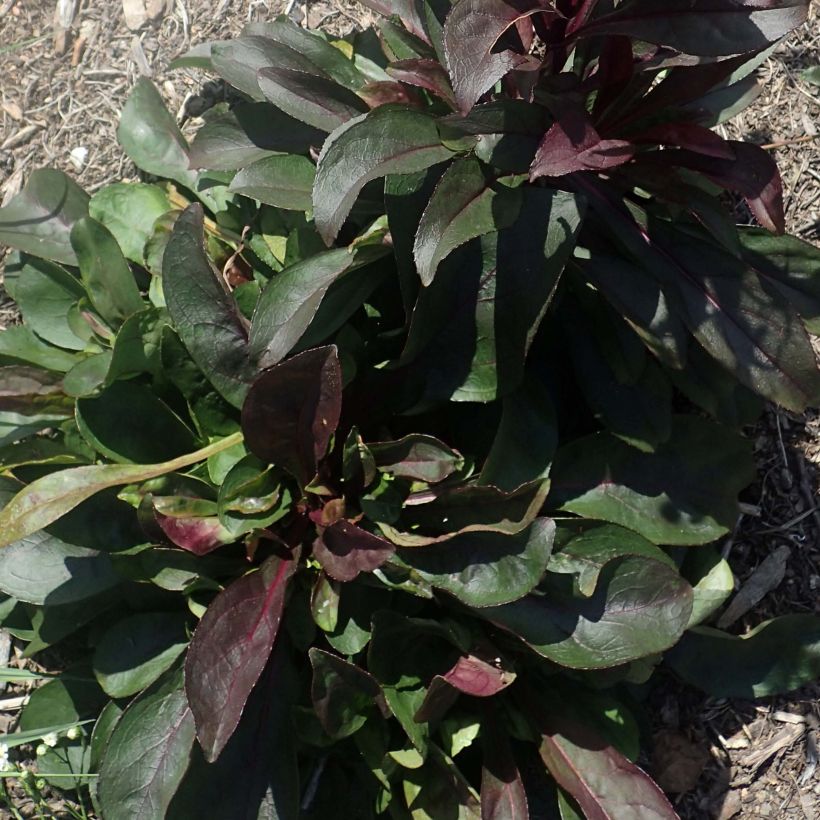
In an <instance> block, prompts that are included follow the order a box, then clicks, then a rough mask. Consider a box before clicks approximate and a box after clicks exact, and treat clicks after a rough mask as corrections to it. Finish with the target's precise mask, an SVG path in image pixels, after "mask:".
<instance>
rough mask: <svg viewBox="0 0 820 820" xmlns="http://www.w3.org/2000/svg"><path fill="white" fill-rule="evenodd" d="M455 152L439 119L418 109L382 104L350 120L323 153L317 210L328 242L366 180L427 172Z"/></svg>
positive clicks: (315, 192)
mask: <svg viewBox="0 0 820 820" xmlns="http://www.w3.org/2000/svg"><path fill="white" fill-rule="evenodd" d="M452 156H453V152H452V151H450V150H449V149H448V148H446V147H445V146H444V145H442V143H441V139H440V137H439V133H438V129H437V128H436V122H435V120H434V119H433V118H432V117H431V116H429V115H427V114H424V113H422V112H420V111H415V110H413V109H407V108H393V107H391V106H384V107H382V108H377V109H376V110H374V111H371V112H370V113H369V114H365V115H363V116H361V117H356V118H355V119H353V120H349V121H348V122H347V123H345V124H344V125H342V126H341V127H339V128H337V129H336V131H334V132H333V133H332V134H331V135H330V136H329V137H328V139H327V141H326V142H325V144H324V147H323V148H322V153H321V154H320V155H319V164H318V166H317V169H316V183H315V185H314V188H313V209H314V214H315V219H316V227H317V228H318V230H319V233H320V234H321V236H322V238H323V239H324V240H325V242H326V243H327V244H328V245H329V244H330V243H331V242H332V241H333V240H334V239H335V238H336V235H337V234H338V232H339V229H340V228H341V227H342V223H343V222H344V221H345V219H346V218H347V215H348V214H349V213H350V209H351V208H352V207H353V203H354V202H355V201H356V198H357V197H358V195H359V192H360V191H361V190H362V188H363V187H364V186H365V184H366V183H368V182H370V181H371V180H374V179H378V178H379V177H383V176H387V175H388V174H410V173H415V172H417V171H423V170H424V169H425V168H429V167H430V166H431V165H436V164H437V163H439V162H444V161H445V160H447V159H450V157H452Z"/></svg>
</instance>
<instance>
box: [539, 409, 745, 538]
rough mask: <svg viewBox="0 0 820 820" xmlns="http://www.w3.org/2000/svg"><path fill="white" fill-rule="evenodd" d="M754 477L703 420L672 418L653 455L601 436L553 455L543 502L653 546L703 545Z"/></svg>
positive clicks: (732, 442) (729, 442) (729, 438)
mask: <svg viewBox="0 0 820 820" xmlns="http://www.w3.org/2000/svg"><path fill="white" fill-rule="evenodd" d="M754 475H755V467H754V462H753V460H752V458H751V453H750V449H749V446H748V442H746V441H745V440H744V439H742V438H741V437H740V436H737V435H733V434H732V433H731V432H730V431H729V430H728V429H727V428H724V427H721V426H719V425H717V424H714V423H712V422H708V421H706V420H705V419H699V418H697V417H694V416H678V417H675V418H673V420H672V433H671V435H670V437H669V441H668V442H666V443H665V444H662V445H660V446H659V447H658V448H657V450H656V451H655V452H654V453H642V452H641V451H640V450H637V449H635V448H634V447H630V446H629V445H628V444H626V443H624V442H623V441H621V440H620V439H618V438H616V437H615V436H612V435H610V434H608V433H597V434H594V435H592V436H587V437H585V438H582V439H578V440H577V441H574V442H572V443H571V444H568V445H566V446H565V447H563V448H561V449H559V451H558V455H557V456H556V459H555V463H554V464H553V469H552V472H551V476H552V487H553V489H552V492H551V495H550V498H549V503H550V505H551V506H556V507H560V508H561V509H564V510H567V511H568V512H573V513H576V514H577V515H582V516H585V517H588V518H598V519H601V520H603V521H609V522H611V523H613V524H620V525H621V526H624V527H628V528H629V529H631V530H633V531H635V532H637V533H640V534H641V535H642V536H643V537H644V538H646V539H647V540H649V541H652V542H653V543H655V544H681V545H691V544H708V543H709V542H710V541H714V540H716V539H717V538H719V537H720V536H721V535H724V534H725V533H726V532H728V531H729V530H730V529H731V528H732V527H733V526H734V524H735V521H736V520H737V496H738V494H739V493H740V491H741V490H743V489H744V488H745V487H747V486H748V485H749V484H750V483H751V482H752V480H753V479H754Z"/></svg>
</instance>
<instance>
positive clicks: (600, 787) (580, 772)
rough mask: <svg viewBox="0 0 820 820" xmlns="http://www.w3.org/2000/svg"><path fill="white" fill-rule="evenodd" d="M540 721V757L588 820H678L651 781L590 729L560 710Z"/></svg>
mask: <svg viewBox="0 0 820 820" xmlns="http://www.w3.org/2000/svg"><path fill="white" fill-rule="evenodd" d="M544 711H546V710H544ZM542 718H543V720H542V726H541V730H542V731H543V736H542V740H541V747H540V749H539V751H540V753H541V759H542V760H543V761H544V763H545V765H546V766H547V768H548V769H549V771H550V774H551V775H552V776H553V777H554V778H555V780H556V782H557V783H558V785H559V786H561V788H562V789H564V790H565V791H567V792H569V794H570V795H572V797H573V798H574V799H575V801H576V802H577V803H578V805H579V806H580V807H581V809H582V810H583V812H584V816H585V817H586V818H587V820H679V818H678V815H677V813H676V812H675V810H674V809H673V808H672V805H671V804H670V803H669V801H668V800H667V799H666V797H665V796H664V793H663V792H662V791H661V789H660V788H659V787H658V785H657V784H656V783H655V782H654V781H653V780H652V778H650V777H649V775H648V774H646V772H644V771H643V770H642V769H639V768H638V767H637V766H636V765H635V764H634V763H632V762H630V761H629V760H628V759H627V758H626V757H624V756H623V755H622V754H621V753H620V752H618V751H617V750H616V749H614V748H613V747H612V746H610V745H608V744H607V743H606V742H605V741H603V740H602V739H601V738H599V737H597V736H596V735H595V733H594V732H592V731H590V730H589V729H588V728H587V727H586V726H583V725H581V724H580V723H578V722H576V721H574V720H573V719H572V718H568V717H565V716H563V715H561V714H560V710H559V709H551V710H550V711H549V714H548V715H545V714H544V713H543V712H542Z"/></svg>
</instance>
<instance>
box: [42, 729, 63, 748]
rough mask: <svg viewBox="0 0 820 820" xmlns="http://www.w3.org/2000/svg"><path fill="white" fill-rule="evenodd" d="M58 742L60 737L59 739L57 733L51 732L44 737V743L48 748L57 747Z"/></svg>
mask: <svg viewBox="0 0 820 820" xmlns="http://www.w3.org/2000/svg"><path fill="white" fill-rule="evenodd" d="M58 740H59V737H57V732H49V733H48V734H47V735H43V743H45V744H46V746H51V747H52V748H54V747H55V746H56V745H57V741H58Z"/></svg>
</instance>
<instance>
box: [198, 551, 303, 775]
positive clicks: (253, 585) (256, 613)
mask: <svg viewBox="0 0 820 820" xmlns="http://www.w3.org/2000/svg"><path fill="white" fill-rule="evenodd" d="M296 566H297V563H296V560H295V559H288V560H285V559H280V558H275V557H274V558H269V559H268V560H267V561H265V563H264V564H262V566H261V567H260V568H259V570H258V571H256V572H252V573H249V574H248V575H244V576H242V578H240V579H239V580H238V581H234V582H233V583H232V584H231V585H230V586H228V587H227V588H226V589H224V590H223V591H222V592H220V593H219V595H217V596H216V598H214V600H213V601H212V602H211V605H210V606H209V607H208V609H207V611H206V612H205V615H204V616H203V618H202V620H201V621H200V623H199V626H198V627H197V629H196V631H195V632H194V637H193V639H192V640H191V645H190V648H189V649H188V656H187V658H186V661H185V691H186V694H187V696H188V702H189V703H190V705H191V711H192V712H193V713H194V720H195V721H196V733H197V737H198V738H199V743H200V745H201V746H202V750H203V752H204V754H205V757H206V758H207V759H208V760H209V761H210V762H213V761H214V760H216V758H217V757H219V754H220V752H221V751H222V749H223V748H224V746H225V744H226V743H227V742H228V740H229V739H230V737H231V735H232V734H233V732H234V730H235V729H236V727H237V725H238V724H239V719H240V717H241V716H242V711H243V709H244V708H245V703H246V701H247V699H248V696H249V695H250V693H251V690H252V689H253V687H254V685H255V684H256V681H257V680H258V679H259V676H260V675H261V674H262V670H263V669H264V668H265V664H266V663H267V661H268V657H269V656H270V653H271V650H272V649H273V645H274V642H275V641H276V634H277V632H278V631H279V623H280V621H281V620H282V610H283V609H284V605H285V591H286V589H287V584H288V580H289V579H290V577H291V575H293V573H294V571H295V570H296Z"/></svg>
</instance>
